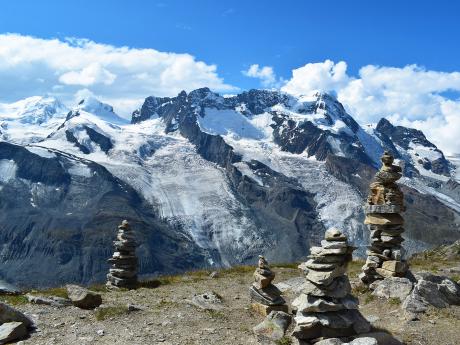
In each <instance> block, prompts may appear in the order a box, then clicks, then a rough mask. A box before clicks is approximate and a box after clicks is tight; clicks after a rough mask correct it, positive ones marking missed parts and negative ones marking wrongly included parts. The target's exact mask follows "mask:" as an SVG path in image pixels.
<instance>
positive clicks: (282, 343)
mask: <svg viewBox="0 0 460 345" xmlns="http://www.w3.org/2000/svg"><path fill="white" fill-rule="evenodd" d="M276 344H277V345H291V344H292V339H291V338H289V337H282V338H281V339H280V340H277V341H276Z"/></svg>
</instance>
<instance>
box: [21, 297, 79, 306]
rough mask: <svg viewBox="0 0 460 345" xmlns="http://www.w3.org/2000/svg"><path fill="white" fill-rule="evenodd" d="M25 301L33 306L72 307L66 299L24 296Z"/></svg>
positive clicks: (70, 302)
mask: <svg viewBox="0 0 460 345" xmlns="http://www.w3.org/2000/svg"><path fill="white" fill-rule="evenodd" d="M26 297H27V300H28V301H29V302H30V303H33V304H44V305H50V306H53V307H58V308H59V307H68V306H71V305H72V301H71V300H70V299H67V298H62V297H56V296H50V297H44V296H34V295H30V294H27V295H26Z"/></svg>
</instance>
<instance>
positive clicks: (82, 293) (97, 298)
mask: <svg viewBox="0 0 460 345" xmlns="http://www.w3.org/2000/svg"><path fill="white" fill-rule="evenodd" d="M66 288H67V295H68V296H69V299H70V300H71V301H72V304H73V305H74V306H76V307H78V308H81V309H94V308H96V307H99V306H100V305H101V304H102V296H101V295H100V294H98V293H96V292H93V291H89V290H87V289H85V288H83V287H81V286H78V285H71V284H69V285H66Z"/></svg>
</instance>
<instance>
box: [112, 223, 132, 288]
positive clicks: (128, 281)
mask: <svg viewBox="0 0 460 345" xmlns="http://www.w3.org/2000/svg"><path fill="white" fill-rule="evenodd" d="M113 244H114V247H115V252H114V254H113V256H112V257H111V258H110V259H109V260H108V262H109V263H110V264H112V267H111V268H110V270H109V274H107V284H106V285H107V287H108V288H126V289H135V288H136V287H137V257H136V241H135V238H134V232H133V231H132V229H131V227H130V225H129V223H128V221H126V220H124V221H123V222H122V223H121V225H119V226H118V234H117V239H116V240H115V241H114V242H113Z"/></svg>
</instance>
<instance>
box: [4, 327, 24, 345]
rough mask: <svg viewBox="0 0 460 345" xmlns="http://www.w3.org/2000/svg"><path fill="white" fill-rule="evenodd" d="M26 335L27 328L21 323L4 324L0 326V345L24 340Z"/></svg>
mask: <svg viewBox="0 0 460 345" xmlns="http://www.w3.org/2000/svg"><path fill="white" fill-rule="evenodd" d="M27 335H28V332H27V327H26V326H25V325H24V324H23V323H22V322H6V323H4V324H2V325H1V326H0V344H6V343H9V342H11V341H16V340H20V339H24V338H25V337H27Z"/></svg>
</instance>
